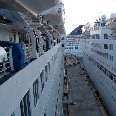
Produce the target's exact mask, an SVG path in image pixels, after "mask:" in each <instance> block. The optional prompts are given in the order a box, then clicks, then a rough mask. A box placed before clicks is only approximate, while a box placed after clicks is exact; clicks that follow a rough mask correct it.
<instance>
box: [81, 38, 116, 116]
mask: <svg viewBox="0 0 116 116" xmlns="http://www.w3.org/2000/svg"><path fill="white" fill-rule="evenodd" d="M113 42H114V41H113V40H112V41H111V40H110V41H109V40H103V41H102V40H92V39H81V40H80V42H79V50H80V51H81V52H82V54H83V60H84V66H85V70H86V72H87V73H88V75H89V77H90V80H91V82H92V83H93V85H94V86H95V88H96V90H97V91H98V95H99V97H100V98H101V100H102V102H103V104H104V106H105V107H106V109H107V110H108V112H109V114H110V115H111V116H115V113H116V112H115V111H116V80H115V78H116V76H115V75H116V72H115V68H116V65H115V64H116V60H115V59H113V61H109V60H108V59H106V58H104V57H105V56H104V57H101V56H99V55H98V54H96V53H94V52H92V49H95V48H94V47H92V46H91V43H98V44H99V45H100V46H101V47H100V46H99V47H98V48H97V50H99V51H101V52H103V53H106V52H107V51H106V50H104V49H103V46H104V43H107V44H113V45H114V43H113ZM98 44H97V45H98ZM114 49H115V46H114V47H113V50H114ZM109 54H113V51H111V50H109ZM114 56H115V53H114ZM111 60H112V59H111ZM110 75H111V76H110ZM112 75H113V79H112Z"/></svg>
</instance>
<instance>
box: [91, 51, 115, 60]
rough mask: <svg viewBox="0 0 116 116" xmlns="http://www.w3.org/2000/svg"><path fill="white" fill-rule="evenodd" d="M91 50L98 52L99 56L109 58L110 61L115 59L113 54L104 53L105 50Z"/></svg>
mask: <svg viewBox="0 0 116 116" xmlns="http://www.w3.org/2000/svg"><path fill="white" fill-rule="evenodd" d="M91 51H92V52H94V53H96V54H98V55H99V56H102V57H104V58H106V59H109V60H110V61H113V60H114V57H113V56H112V55H109V54H108V53H103V52H100V51H97V50H94V49H91Z"/></svg>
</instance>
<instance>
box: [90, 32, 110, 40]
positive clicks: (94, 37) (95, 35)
mask: <svg viewBox="0 0 116 116" xmlns="http://www.w3.org/2000/svg"><path fill="white" fill-rule="evenodd" d="M109 37H110V38H111V37H112V35H111V36H109ZM99 38H100V36H99V34H94V35H91V39H99ZM104 39H108V34H107V33H105V34H104Z"/></svg>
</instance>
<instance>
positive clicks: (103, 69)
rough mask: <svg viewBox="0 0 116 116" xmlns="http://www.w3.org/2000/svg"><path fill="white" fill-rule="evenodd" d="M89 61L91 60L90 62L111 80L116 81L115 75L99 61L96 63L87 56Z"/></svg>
mask: <svg viewBox="0 0 116 116" xmlns="http://www.w3.org/2000/svg"><path fill="white" fill-rule="evenodd" d="M89 61H91V62H92V63H94V64H96V65H97V67H98V68H99V69H100V70H101V71H102V72H104V74H106V75H107V76H108V77H109V78H110V79H111V80H112V81H114V82H115V83H116V76H115V75H113V74H112V73H110V72H109V71H108V70H107V69H106V68H104V67H103V66H102V65H100V64H99V63H97V62H96V61H94V60H93V59H92V58H91V57H89Z"/></svg>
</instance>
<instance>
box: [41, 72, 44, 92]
mask: <svg viewBox="0 0 116 116" xmlns="http://www.w3.org/2000/svg"><path fill="white" fill-rule="evenodd" d="M40 79H41V92H42V91H43V88H44V72H43V71H42V72H41V74H40Z"/></svg>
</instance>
